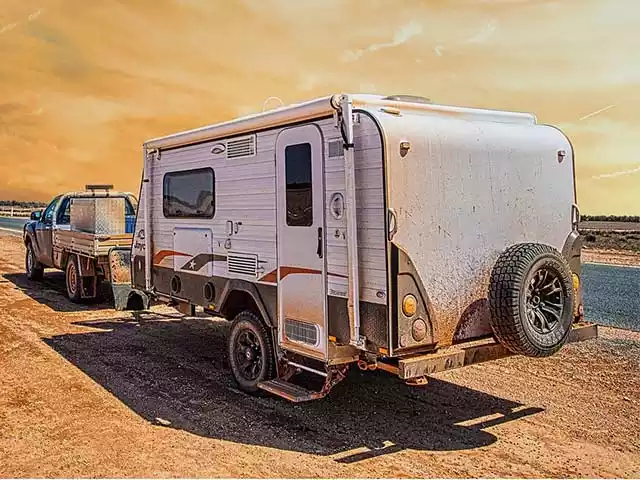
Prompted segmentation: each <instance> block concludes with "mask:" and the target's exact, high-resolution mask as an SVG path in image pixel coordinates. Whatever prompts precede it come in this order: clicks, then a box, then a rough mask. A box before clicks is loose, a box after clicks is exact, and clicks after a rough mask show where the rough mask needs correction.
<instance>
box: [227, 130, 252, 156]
mask: <svg viewBox="0 0 640 480" xmlns="http://www.w3.org/2000/svg"><path fill="white" fill-rule="evenodd" d="M255 154H256V136H255V135H251V136H249V137H242V138H237V139H234V140H229V141H228V142H227V158H242V157H253V156H255Z"/></svg>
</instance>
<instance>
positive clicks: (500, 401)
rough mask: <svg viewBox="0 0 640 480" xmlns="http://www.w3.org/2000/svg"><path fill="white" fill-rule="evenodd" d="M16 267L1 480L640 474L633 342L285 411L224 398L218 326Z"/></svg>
mask: <svg viewBox="0 0 640 480" xmlns="http://www.w3.org/2000/svg"><path fill="white" fill-rule="evenodd" d="M23 258H24V248H23V247H22V244H21V242H20V239H19V238H16V237H0V372H1V375H0V476H1V477H60V476H65V477H78V476H88V477H121V476H126V477H129V476H135V477H158V476H162V477H168V476H171V477H174V476H181V477H185V476H188V477H216V476H225V477H236V476H237V477H409V476H421V477H424V476H429V477H431V476H438V477H477V476H482V477H493V476H498V477H512V476H516V477H533V476H542V477H577V476H580V477H639V476H640V434H639V433H638V432H639V426H640V413H639V412H640V398H639V397H638V392H639V391H640V375H639V373H640V334H639V333H633V332H626V331H621V330H616V329H611V328H601V329H600V337H599V338H598V339H597V340H590V341H587V342H583V343H579V344H571V345H568V346H566V347H565V348H564V349H563V350H561V352H560V353H558V354H557V355H555V356H553V357H551V358H547V359H539V360H534V359H529V358H523V357H511V358H507V359H503V360H499V361H495V362H491V363H486V364H482V365H476V366H472V367H466V368H463V369H459V370H456V371H451V372H448V373H445V374H439V375H437V376H436V377H435V378H433V379H432V380H431V381H430V383H429V385H428V386H426V387H421V388H420V387H418V388H410V387H407V386H405V385H404V384H403V383H401V382H400V381H398V380H397V379H394V378H392V377H391V376H390V375H388V374H385V373H360V372H358V371H353V372H351V374H350V375H349V378H347V380H346V381H344V382H343V383H341V384H340V385H338V386H337V387H336V388H335V389H334V391H333V392H332V393H331V394H330V395H329V397H327V398H325V399H323V400H321V401H318V402H312V403H306V404H299V405H294V404H291V403H288V402H287V401H285V400H280V399H278V398H274V397H270V396H267V397H262V398H254V397H250V396H247V395H245V394H242V393H240V392H239V391H238V390H237V389H236V387H235V384H234V383H233V380H232V378H231V373H230V370H229V367H228V363H227V360H226V351H225V338H226V335H227V332H228V325H227V324H226V322H224V321H222V320H217V319H209V318H205V317H183V316H182V315H180V314H178V313H176V312H175V311H173V310H171V309H168V308H159V307H154V308H153V309H152V310H153V313H151V314H144V315H133V314H131V313H125V314H123V313H119V312H115V311H114V310H112V309H111V308H110V307H109V306H108V305H106V304H101V305H93V306H77V305H74V304H72V303H70V302H69V301H68V300H67V299H66V298H65V296H64V281H63V278H64V277H63V276H62V274H61V273H57V272H54V271H51V272H50V271H47V272H46V273H45V280H44V281H43V282H41V283H36V282H29V281H28V280H27V279H26V277H25V276H24V274H23Z"/></svg>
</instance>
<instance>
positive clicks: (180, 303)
mask: <svg viewBox="0 0 640 480" xmlns="http://www.w3.org/2000/svg"><path fill="white" fill-rule="evenodd" d="M143 158H144V172H143V179H142V185H141V192H140V202H139V207H138V213H137V218H136V226H135V234H134V241H133V246H132V250H131V265H132V267H131V275H132V284H133V287H134V288H135V289H138V290H140V291H143V292H145V294H147V295H149V296H151V297H152V298H156V299H161V300H164V301H167V302H169V303H170V304H172V305H175V306H176V307H177V308H179V309H180V310H181V311H183V312H185V313H191V314H193V313H194V312H195V308H196V307H202V308H203V309H204V310H205V311H206V312H210V313H213V314H217V315H221V316H223V317H225V318H227V319H229V320H232V321H233V324H232V327H231V333H230V336H229V342H228V348H229V352H228V354H229V361H230V365H231V369H232V372H233V375H234V377H235V379H236V381H237V382H238V384H239V386H240V388H242V389H243V390H245V391H248V392H258V391H264V390H266V391H269V392H272V393H274V394H277V395H280V396H282V397H285V398H287V399H289V400H292V401H305V400H312V399H316V398H321V397H323V396H325V395H326V394H327V393H328V392H329V390H330V389H331V388H332V387H333V386H334V385H335V384H336V383H337V382H339V381H340V380H342V379H343V378H344V376H345V374H346V372H347V369H348V367H349V366H350V365H353V364H356V365H357V366H358V367H360V368H361V369H363V370H375V369H382V370H384V371H387V372H390V373H392V374H395V375H398V376H399V377H400V378H401V379H402V380H404V381H406V382H407V383H410V384H413V385H420V384H424V383H425V382H426V380H427V377H428V375H430V374H432V373H435V372H438V371H441V370H445V369H450V368H456V367H461V366H464V365H468V364H471V363H476V362H480V361H486V360H491V359H496V358H499V357H502V356H506V355H510V354H521V355H527V356H532V357H544V356H548V355H552V354H554V353H555V352H557V351H558V350H559V349H560V348H561V347H562V346H563V345H564V344H565V343H566V342H567V341H571V340H582V339H585V338H589V337H593V336H594V335H597V331H596V330H595V326H586V327H585V326H584V323H583V321H582V311H583V309H582V302H581V294H580V292H581V286H580V248H581V242H580V236H579V233H578V229H577V225H578V221H579V211H578V207H577V205H576V192H575V178H574V177H575V170H574V158H573V150H572V147H571V144H570V142H569V140H568V139H567V138H566V137H565V135H563V134H562V133H561V132H560V131H559V130H558V129H556V128H554V127H551V126H545V125H539V124H538V123H537V122H536V118H535V117H534V116H533V115H530V114H526V113H514V112H506V111H494V110H485V109H476V108H462V107H454V106H445V105H437V104H433V103H431V102H430V101H428V100H427V99H424V98H422V97H414V96H405V95H399V96H386V97H383V96H375V95H348V94H339V95H335V96H331V97H325V98H319V99H315V100H312V101H309V102H306V103H301V104H297V105H292V106H286V107H281V108H277V109H275V110H270V111H267V112H263V113H260V114H256V115H251V116H247V117H243V118H239V119H236V120H233V121H229V122H224V123H220V124H217V125H211V126H206V127H202V128H198V129H195V130H189V131H184V132H179V133H175V134H173V135H169V136H166V137H162V138H156V139H153V140H149V141H147V142H146V143H144V146H143ZM303 370H304V371H307V372H311V373H312V374H316V375H317V376H318V377H319V378H322V379H324V380H323V386H322V387H321V388H320V389H317V390H310V389H307V388H306V387H302V386H300V385H298V384H296V377H295V375H296V374H297V373H300V372H301V371H303Z"/></svg>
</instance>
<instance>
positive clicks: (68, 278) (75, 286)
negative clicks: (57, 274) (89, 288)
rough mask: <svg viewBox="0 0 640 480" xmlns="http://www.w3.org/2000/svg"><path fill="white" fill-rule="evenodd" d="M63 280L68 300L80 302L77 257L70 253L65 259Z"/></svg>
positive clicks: (80, 278)
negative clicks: (65, 265)
mask: <svg viewBox="0 0 640 480" xmlns="http://www.w3.org/2000/svg"><path fill="white" fill-rule="evenodd" d="M64 281H65V285H66V287H67V297H68V298H69V300H71V301H72V302H74V303H80V302H81V301H82V293H81V292H82V277H81V276H80V269H79V268H78V257H77V256H75V255H71V256H70V257H69V260H68V261H67V268H66V269H65V276H64Z"/></svg>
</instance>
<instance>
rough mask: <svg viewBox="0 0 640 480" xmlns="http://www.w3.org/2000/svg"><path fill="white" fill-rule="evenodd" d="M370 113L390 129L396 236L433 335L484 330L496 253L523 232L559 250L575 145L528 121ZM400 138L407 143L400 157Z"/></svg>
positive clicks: (567, 227)
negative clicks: (429, 310) (428, 311)
mask: <svg viewBox="0 0 640 480" xmlns="http://www.w3.org/2000/svg"><path fill="white" fill-rule="evenodd" d="M372 113H373V114H374V115H376V116H377V117H378V119H379V121H380V122H381V124H382V126H383V130H384V132H385V136H386V145H387V157H386V158H387V179H388V182H389V207H390V208H393V209H394V210H395V212H396V215H397V227H398V231H397V233H396V235H395V236H394V238H393V243H394V244H395V245H397V246H398V248H400V249H401V250H403V251H404V252H406V253H407V254H408V256H409V257H410V258H411V260H412V262H413V263H414V265H415V267H416V269H417V272H418V274H419V276H420V278H421V280H422V282H423V284H424V286H425V289H426V293H427V295H428V297H429V299H430V301H431V303H432V306H433V312H434V316H435V319H432V321H433V326H434V330H435V331H434V334H435V338H436V340H437V341H438V342H439V343H440V344H442V345H446V344H448V343H451V342H452V341H454V340H455V341H457V340H462V339H468V338H474V337H477V336H480V335H483V334H489V333H490V327H489V317H488V308H487V300H486V299H487V291H488V287H489V277H490V273H491V270H492V268H493V266H494V264H495V261H496V259H497V257H498V256H499V254H500V253H501V252H502V251H504V249H505V248H507V247H508V246H510V245H513V244H516V243H519V242H540V243H545V244H549V245H552V246H554V247H555V248H557V249H558V250H559V251H562V247H563V244H564V242H565V239H566V238H567V236H568V235H569V233H570V232H571V230H572V222H571V216H572V203H573V202H574V185H573V182H574V180H573V178H574V172H573V164H572V155H573V154H572V151H571V145H570V144H569V142H568V140H567V139H566V138H565V137H564V135H562V133H560V132H559V131H558V130H556V129H554V128H552V127H547V126H541V125H536V124H535V123H534V122H528V123H527V122H520V123H498V122H492V121H486V120H483V119H482V118H475V119H474V118H472V117H455V116H451V115H449V116H442V115H436V114H422V115H417V114H403V116H400V117H396V116H392V115H388V114H385V113H377V112H373V111H372ZM401 141H409V142H410V144H411V147H410V150H409V152H408V153H407V154H406V155H405V156H404V157H403V156H401V155H400V153H399V144H400V142H401ZM558 150H564V151H565V152H566V157H565V158H564V160H563V161H562V162H559V161H558Z"/></svg>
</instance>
